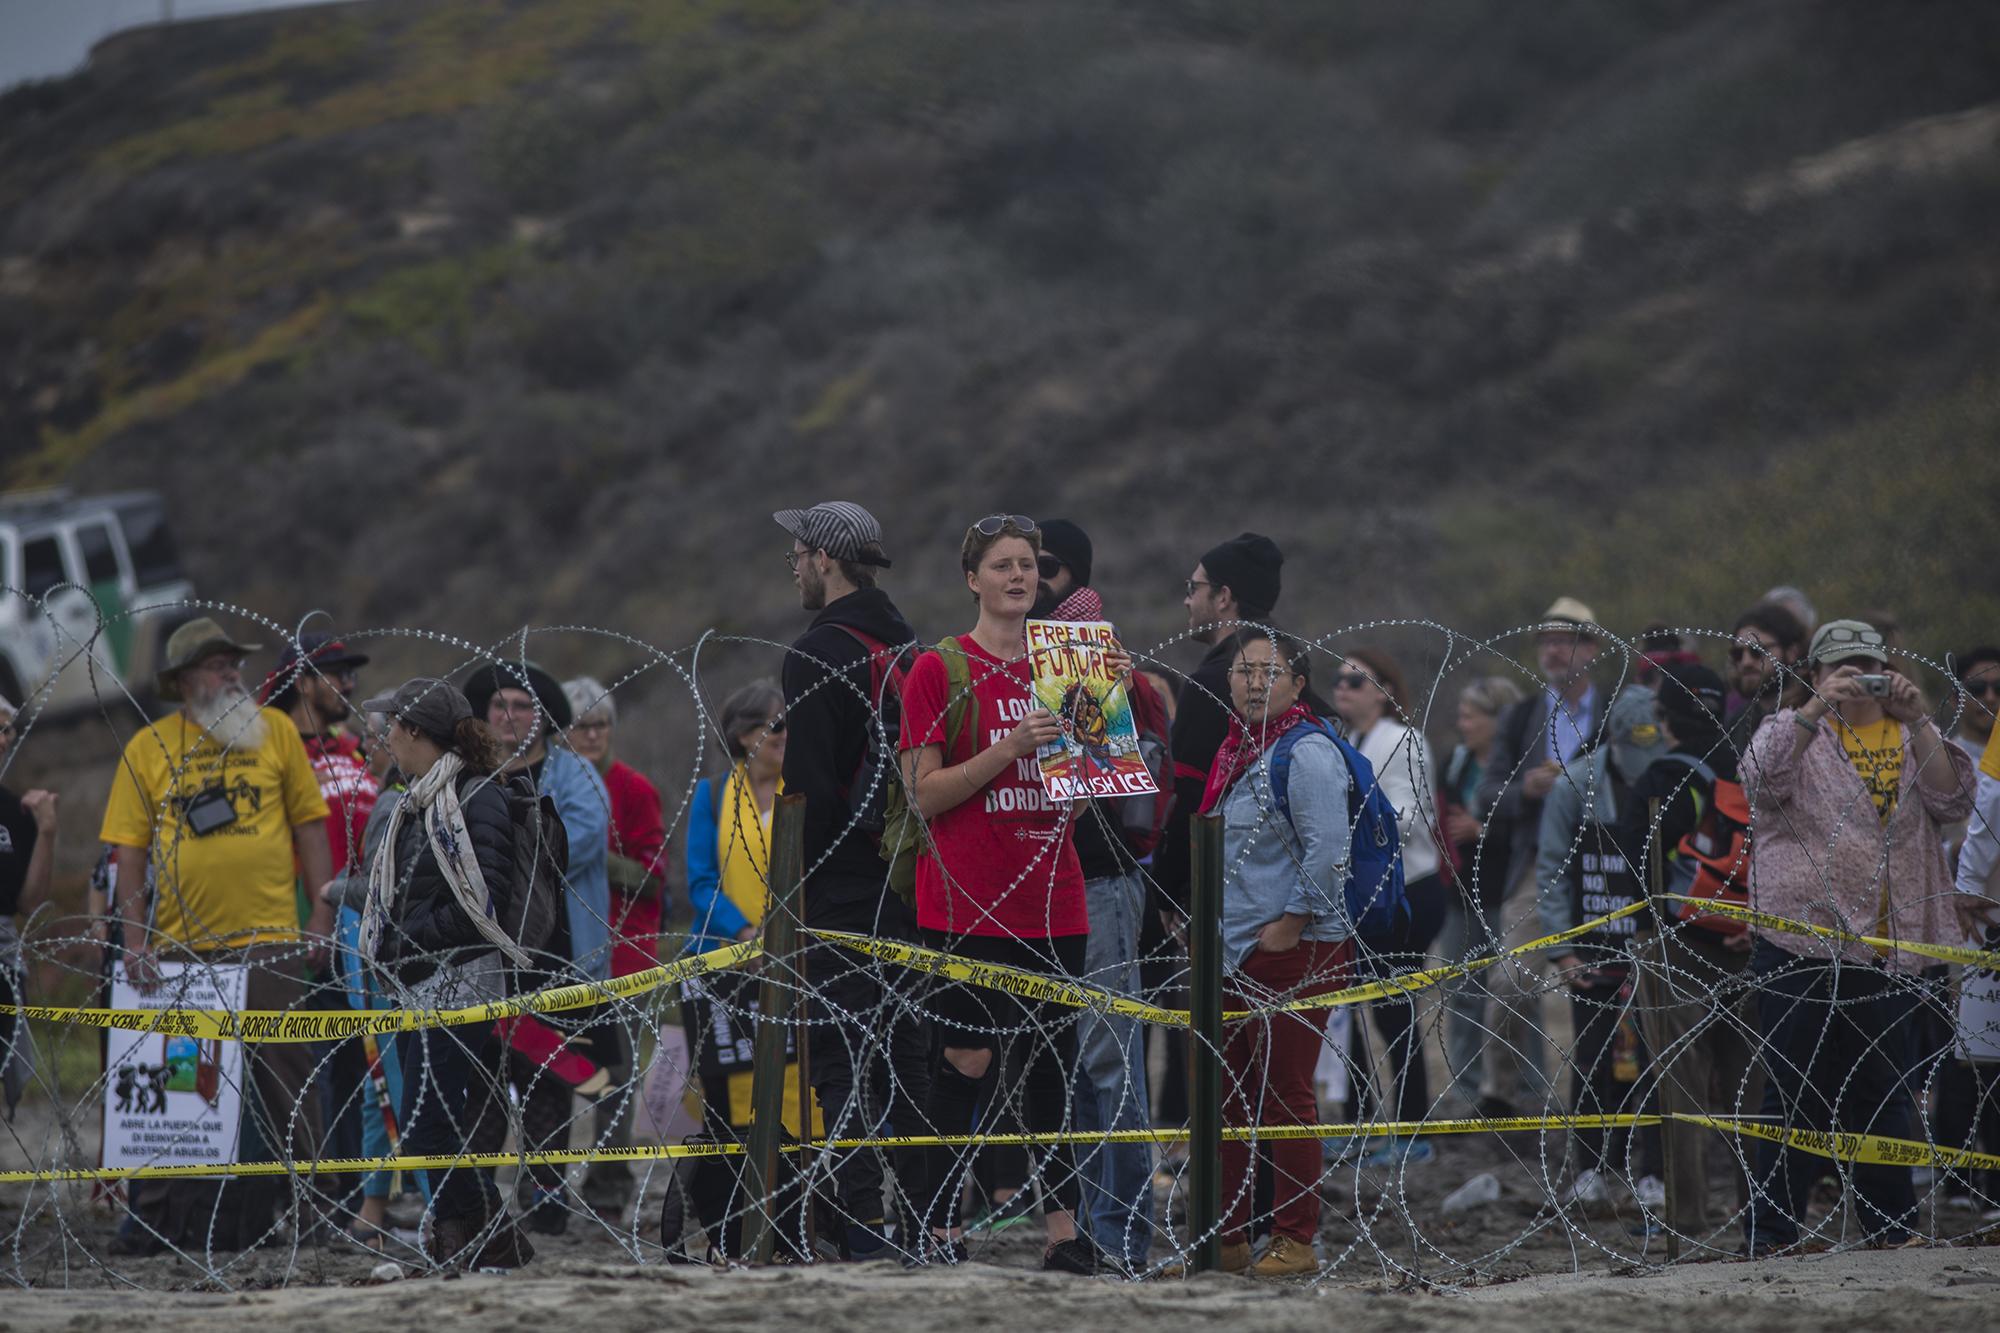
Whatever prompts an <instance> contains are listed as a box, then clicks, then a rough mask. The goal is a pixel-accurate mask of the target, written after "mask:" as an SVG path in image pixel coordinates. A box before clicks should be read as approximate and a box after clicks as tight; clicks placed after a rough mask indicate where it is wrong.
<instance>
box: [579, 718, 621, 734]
mask: <svg viewBox="0 0 2000 1333" xmlns="http://www.w3.org/2000/svg"><path fill="white" fill-rule="evenodd" d="M570 730H571V731H581V732H585V733H587V734H590V735H595V734H597V733H598V732H600V731H609V730H611V724H610V723H609V722H606V721H604V720H603V719H599V720H598V721H596V722H577V723H573V724H571V726H570Z"/></svg>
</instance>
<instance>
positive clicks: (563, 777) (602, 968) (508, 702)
mask: <svg viewBox="0 0 2000 1333" xmlns="http://www.w3.org/2000/svg"><path fill="white" fill-rule="evenodd" d="M462 688H463V689H464V691H465V698H466V702H467V703H468V704H470V705H471V708H472V714H473V716H474V717H479V718H484V719H485V720H486V725H487V726H489V727H491V728H492V729H493V735H494V737H495V738H496V739H497V740H498V741H499V742H500V745H501V748H502V749H504V750H505V751H506V753H507V762H506V763H505V764H504V765H503V766H502V768H501V770H500V773H501V776H502V777H505V778H514V779H525V780H526V781H527V783H528V785H530V786H531V787H533V788H534V790H535V791H536V792H537V793H539V794H541V795H543V796H546V797H548V798H549V799H550V800H551V801H553V802H554V803H555V807H556V814H557V815H559V816H560V817H561V819H562V822H563V831H564V832H565V833H566V834H567V835H568V837H569V863H568V865H567V867H566V870H565V873H564V876H563V882H564V891H563V902H564V905H565V908H566V912H565V919H564V920H563V921H561V922H559V923H557V935H556V938H555V939H554V940H552V941H551V942H550V946H549V947H550V951H551V953H552V954H554V955H555V956H554V958H552V959H551V960H550V962H551V964H552V970H553V972H554V973H556V974H557V975H558V976H560V977H561V979H563V980H566V981H570V982H583V981H607V980H609V979H610V977H611V949H612V943H613V941H612V936H611V878H610V871H609V868H608V865H607V858H608V857H609V855H610V846H611V844H610V837H611V794H610V792H609V790H608V789H607V788H606V787H605V785H604V779H603V778H602V777H600V776H598V772H597V769H596V768H595V767H593V766H592V765H591V764H590V762H589V761H588V760H586V759H584V758H583V757H582V756H581V755H579V754H577V753H576V752H575V751H574V750H571V749H569V748H567V747H565V746H551V745H550V744H549V736H550V735H551V734H552V733H554V732H559V731H562V730H563V729H565V728H567V727H568V726H569V724H570V722H571V720H572V713H571V709H570V702H569V696H568V695H566V694H564V693H563V688H562V684H561V682H559V681H557V680H556V678H555V677H554V676H552V675H550V674H549V673H548V672H547V671H545V670H543V669H542V668H541V667H539V666H537V665H536V664H535V663H533V662H529V661H524V660H522V659H520V658H514V659H512V660H508V661H501V662H494V663H492V664H490V665H487V666H483V667H480V668H479V669H477V670H476V671H474V672H473V673H472V674H471V675H470V676H468V677H466V679H465V683H464V685H463V687H462ZM565 963H566V964H567V965H566V966H565ZM504 1026H505V1031H506V1035H507V1037H508V1042H509V1051H508V1056H509V1058H508V1062H507V1065H508V1076H509V1078H510V1079H511V1080H512V1081H513V1084H514V1087H515V1089H516V1090H517V1091H518V1092H519V1093H520V1094H521V1133H522V1136H523V1138H525V1139H526V1140H527V1141H528V1151H529V1152H548V1151H555V1150H557V1149H560V1148H564V1147H567V1146H568V1143H567V1140H568V1137H569V1126H570V1121H571V1119H572V1116H571V1100H572V1094H573V1089H572V1088H571V1086H570V1085H569V1084H568V1083H565V1082H564V1081H563V1080H562V1079H561V1078H559V1077H557V1075H556V1073H555V1070H554V1068H553V1067H552V1062H554V1061H555V1060H556V1057H557V1056H558V1055H560V1054H561V1052H562V1049H563V1047H564V1045H565V1044H567V1045H568V1046H569V1047H571V1048H574V1049H576V1050H578V1051H580V1052H581V1053H582V1054H584V1055H585V1056H587V1057H588V1059H589V1060H590V1061H591V1063H593V1064H595V1065H596V1066H598V1068H600V1069H603V1070H606V1071H609V1072H610V1073H611V1076H612V1078H613V1080H614V1082H616V1083H617V1084H619V1085H620V1089H621V1092H620V1095H622V1094H623V1091H624V1088H623V1085H625V1084H626V1083H627V1082H628V1081H629V1079H630V1071H629V1062H628V1059H627V1053H626V1051H625V1041H624V1037H623V1035H622V1032H621V1029H620V1025H619V1023H618V1022H617V1020H616V1019H615V1018H614V1017H612V1016H611V1014H610V1013H609V1012H608V1010H607V1009H606V1008H605V1007H604V1006H593V1007H591V1008H587V1009H576V1010H570V1011H568V1012H566V1013H563V1014H561V1015H546V1016H544V1017H542V1018H534V1017H526V1016H524V1017H522V1018H521V1019H520V1020H519V1021H516V1022H509V1023H507V1024H505V1025H504ZM563 1174H564V1173H563V1169H562V1168H561V1167H557V1166H538V1167H532V1168H530V1169H529V1170H527V1171H524V1172H522V1173H521V1181H520V1184H519V1186H518V1187H517V1189H518V1190H519V1192H520V1193H521V1195H522V1204H523V1206H524V1208H525V1210H526V1219H525V1220H526V1222H527V1225H528V1228H529V1229H530V1230H531V1231H534V1232H536V1233H538V1234H540V1235H545V1236H559V1235H561V1234H563V1232H564V1231H565V1230H567V1229H568V1226H569V1210H570V1206H571V1199H570V1197H569V1191H568V1189H567V1187H566V1186H565V1184H564V1182H563Z"/></svg>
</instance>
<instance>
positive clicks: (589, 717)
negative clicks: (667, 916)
mask: <svg viewBox="0 0 2000 1333" xmlns="http://www.w3.org/2000/svg"><path fill="white" fill-rule="evenodd" d="M563 694H564V695H565V696H566V697H567V698H568V699H569V705H570V709H571V711H572V712H573V713H574V714H575V715H576V720H575V721H574V722H571V723H570V726H569V748H570V749H572V750H574V751H576V752H577V754H578V755H580V756H582V757H583V758H584V759H586V760H588V761H589V762H590V765H591V766H592V767H593V768H595V769H596V770H597V773H598V776H600V777H602V778H603V779H604V787H605V790H606V791H608V792H609V793H610V795H611V834H610V837H611V852H610V861H609V865H610V874H611V934H612V936H613V944H612V947H611V975H612V976H614V977H626V976H630V975H632V974H633V973H634V972H644V971H645V970H646V969H648V968H652V967H658V966H659V965H660V914H661V910H662V908H663V907H664V906H665V901H664V900H665V897H666V893H665V889H666V856H665V853H666V850H667V825H666V820H665V819H664V817H663V816H662V815H661V812H660V789H659V788H657V787H655V786H654V785H653V784H652V782H651V781H649V780H648V779H647V777H646V775H645V774H643V773H641V772H640V771H639V770H638V769H636V768H634V767H632V766H631V765H630V764H628V763H625V762H624V761H623V760H619V759H615V758H613V757H612V754H611V749H612V745H611V738H612V733H613V731H614V730H615V729H616V728H617V725H618V705H617V702H616V701H615V700H614V699H613V698H612V697H611V691H610V690H607V689H606V688H604V685H603V683H602V682H601V681H599V680H597V679H596V678H595V677H592V676H578V677H577V678H576V679H574V680H566V681H564V682H563Z"/></svg>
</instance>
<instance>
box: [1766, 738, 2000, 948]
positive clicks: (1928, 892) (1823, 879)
mask: <svg viewBox="0 0 2000 1333" xmlns="http://www.w3.org/2000/svg"><path fill="white" fill-rule="evenodd" d="M1795 716H1797V714H1796V713H1795V712H1794V711H1793V710H1792V709H1789V708H1786V709H1781V710H1780V711H1778V712H1777V713H1774V714H1772V715H1771V717H1770V718H1768V719H1766V721H1765V722H1764V725H1763V726H1761V727H1759V728H1758V729H1757V735H1756V736H1755V738H1753V739H1752V740H1751V742H1750V749H1749V751H1748V753H1746V754H1745V755H1744V757H1743V787H1744V791H1745V792H1746V794H1747V795H1748V796H1749V798H1750V812H1751V825H1750V827H1751V841H1750V905H1751V906H1752V907H1754V908H1756V909H1757V910H1758V911H1760V912H1768V913H1770V914H1771V915H1773V916H1783V917H1790V918H1791V919H1792V920H1794V921H1805V922H1809V923H1811V924H1812V925H1816V926H1831V927H1833V928H1835V929H1838V930H1845V931H1850V932H1852V933H1854V934H1856V935H1886V936H1887V937H1889V938H1890V939H1899V940H1920V941H1922V942H1924V943H1927V944H1960V943H1964V942H1965V941H1964V940H1962V939H1961V936H1960V932H1959V928H1958V923H1957V920H1956V919H1955V918H1954V917H1953V915H1952V896H1953V893H1954V892H1955V890H1954V888H1953V885H1952V879H1951V868H1950V866H1949V865H1948V863H1947V862H1946V860H1945V852H1944V842H1943V835H1942V833H1941V831H1940V826H1942V825H1945V824H1949V823H1952V822H1953V821H1955V820H1960V819H1964V818H1966V817H1967V816H1969V815H1970V814H1971V812H1972V801H1973V792H1974V787H1975V782H1976V777H1975V774H1974V772H1973V767H1972V761H1971V759H1970V758H1968V757H1967V755H1966V753H1965V751H1963V750H1961V749H1959V748H1958V747H1957V746H1956V745H1950V744H1941V745H1940V746H1939V749H1940V750H1941V751H1942V753H1943V755H1944V756H1945V758H1946V759H1947V760H1948V761H1949V762H1950V764H1951V768H1952V779H1953V780H1952V784H1951V789H1950V791H1949V792H1948V793H1945V794H1940V793H1938V792H1934V791H1932V790H1931V789H1930V788H1929V787H1927V786H1925V785H1924V784H1923V783H1921V782H1919V781H1917V764H1916V758H1915V756H1914V755H1913V754H1912V753H1911V751H1910V744H1909V736H1908V729H1907V728H1905V733H1904V741H1903V776H1902V784H1901V787H1900V788H1899V791H1898V795H1897V798H1896V806H1895V809H1894V810H1892V811H1891V812H1890V814H1889V818H1888V820H1887V821H1886V822H1885V821H1883V820H1882V819H1881V818H1880V817H1879V816H1878V815H1877V814H1876V812H1875V803H1874V801H1873V800H1872V799H1871V798H1870V797H1869V794H1868V789H1867V787H1865V786H1864V785H1863V784H1862V781H1861V775H1860V774H1859V773H1857V772H1855V769H1854V765H1853V764H1852V763H1850V762H1849V761H1848V758H1847V751H1846V750H1845V749H1844V748H1842V746H1841V744H1840V737H1839V736H1838V735H1837V734H1835V732H1834V730H1833V725H1832V724H1831V723H1830V722H1828V721H1826V720H1825V719H1822V720H1821V721H1820V724H1819V726H1818V727H1817V728H1815V729H1814V731H1813V734H1812V736H1811V738H1810V739H1809V740H1807V742H1806V744H1805V745H1803V746H1800V745H1799V743H1798V742H1799V739H1800V735H1799V728H1798V726H1797V724H1796V723H1795V722H1794V721H1793V718H1794V717H1795ZM1795 750H1796V751H1797V753H1796V754H1795V753H1794V751H1795ZM1933 762H1936V761H1933ZM1885 892H1886V894H1887V900H1888V922H1887V927H1886V929H1883V928H1879V927H1881V924H1882V915H1883V913H1882V908H1883V895H1884V894H1885ZM1755 929H1756V931H1757V934H1758V935H1760V936H1761V937H1763V938H1765V939H1767V940H1769V941H1771V942H1772V943H1773V944H1775V945H1777V946H1778V947H1779V948H1781V949H1784V950H1785V951H1786V952H1788V953H1794V954H1798V955H1800V956H1802V957H1806V958H1831V957H1834V956H1835V955H1838V956H1839V957H1840V958H1842V959H1845V960H1846V961H1848V962H1852V963H1864V964H1866V963H1876V962H1880V961H1882V959H1881V956H1880V955H1879V954H1878V953H1877V951H1876V950H1875V949H1874V948H1872V947H1871V946H1869V945H1866V944H1853V943H1843V942H1841V941H1838V940H1823V939H1818V938H1815V937H1813V936H1810V935H1794V934H1788V933H1786V932H1784V931H1778V930H1768V929H1766V928H1764V927H1762V926H1758V927H1756V928H1755ZM1887 962H1888V965H1889V966H1890V967H1893V968H1894V969H1895V970H1897V971H1899V972H1918V971H1921V970H1922V969H1924V968H1926V967H1931V966H1934V965H1935V963H1934V961H1933V960H1931V959H1928V958H1925V957H1923V956H1922V955H1919V954H1912V953H1904V952H1902V951H1900V950H1898V951H1895V952H1893V953H1891V954H1890V955H1889V957H1888V959H1887Z"/></svg>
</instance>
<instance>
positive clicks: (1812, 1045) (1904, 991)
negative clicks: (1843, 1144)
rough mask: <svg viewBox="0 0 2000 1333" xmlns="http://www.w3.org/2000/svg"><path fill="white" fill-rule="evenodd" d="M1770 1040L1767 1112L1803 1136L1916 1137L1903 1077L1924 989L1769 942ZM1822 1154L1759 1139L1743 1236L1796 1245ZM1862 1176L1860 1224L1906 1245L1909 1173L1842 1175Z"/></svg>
mask: <svg viewBox="0 0 2000 1333" xmlns="http://www.w3.org/2000/svg"><path fill="white" fill-rule="evenodd" d="M1750 972H1751V975H1752V976H1754V977H1755V978H1756V981H1757V986H1758V992H1757V1026H1758V1030H1759V1033H1760V1035H1761V1036H1762V1038H1763V1047H1762V1049H1761V1050H1760V1052H1759V1053H1758V1058H1759V1059H1760V1060H1761V1061H1762V1062H1763V1066H1764V1115H1765V1116H1766V1117H1767V1118H1769V1119H1770V1120H1772V1121H1773V1122H1775V1123H1778V1124H1782V1125H1785V1126H1787V1127H1790V1128H1795V1129H1810V1130H1818V1131H1822V1132H1824V1131H1836V1130H1837V1131H1842V1132H1853V1133H1865V1134H1880V1135H1885V1136H1887V1137H1890V1138H1901V1139H1907V1138H1911V1137H1914V1136H1913V1134H1912V1126H1913V1123H1914V1119H1915V1117H1914V1115H1913V1109H1912V1106H1911V1102H1910V1087H1909V1082H1908V1079H1907V1077H1906V1075H1907V1073H1908V1070H1909V1069H1910V1067H1911V1063H1912V1061H1913V1059H1914V1057H1915V1052H1914V1048H1913V1033H1914V1030H1915V1028H1914V1024H1915V1019H1916V1012H1917V1007H1918V1004H1919V1002H1920V993H1919V988H1918V982H1917V980H1916V978H1914V977H1907V976H1901V975H1899V974H1897V973H1895V972H1892V971H1890V970H1888V969H1887V968H1883V967H1876V966H1872V965H1870V964H1866V963H1845V962H1843V963H1835V962H1832V961H1827V960H1821V959H1817V958H1800V957H1798V956H1797V955H1795V954H1791V953H1787V952H1786V951H1785V950H1783V949H1780V948H1779V947H1778V946H1776V945H1775V944H1772V943H1770V942H1769V941H1768V940H1758V941H1757V948H1756V952H1755V953H1753V954H1752V955H1751V957H1750ZM1836 1169H1837V1168H1836V1167H1835V1165H1834V1163H1833V1162H1832V1161H1831V1160H1830V1159H1828V1158H1825V1157H1821V1156H1818V1155H1816V1154H1813V1153H1808V1152H1805V1151H1803V1150H1801V1149H1798V1148H1792V1147H1788V1146H1785V1145H1781V1144H1776V1143H1760V1144H1759V1145H1758V1148H1757V1167H1756V1171H1755V1173H1754V1174H1753V1177H1752V1180H1751V1192H1750V1211H1749V1213H1748V1214H1747V1215H1746V1217H1745V1220H1744V1234H1745V1236H1746V1237H1747V1239H1748V1240H1749V1241H1750V1243H1751V1245H1752V1246H1753V1247H1757V1248H1763V1247H1769V1246H1785V1245H1791V1244H1794V1243H1796V1242H1797V1241H1798V1238H1799V1226H1800V1224H1801V1223H1802V1222H1803V1221H1804V1219H1805V1216H1806V1208H1807V1205H1808V1202H1809V1201H1810V1199H1811V1196H1812V1187H1813V1182H1815V1181H1817V1180H1818V1179H1819V1178H1820V1177H1821V1176H1823V1175H1827V1174H1829V1173H1831V1172H1833V1171H1834V1170H1836ZM1838 1169H1841V1170H1844V1171H1846V1172H1849V1173H1851V1175H1852V1179H1853V1181H1854V1193H1855V1195H1856V1199H1855V1208H1854V1212H1855V1217H1856V1219H1857V1220H1858V1221H1859V1222H1860V1225H1861V1227H1862V1230H1863V1231H1864V1232H1865V1233H1866V1235H1867V1236H1868V1237H1869V1238H1870V1239H1873V1240H1877V1241H1881V1242H1883V1243H1886V1244H1891V1245H1893V1244H1897V1243H1899V1242H1901V1241H1903V1240H1906V1239H1908V1237H1909V1235H1910V1230H1909V1227H1910V1222H1911V1221H1912V1219H1913V1218H1914V1217H1915V1216H1916V1207H1917V1200H1916V1191H1915V1189H1914V1188H1913V1187H1912V1186H1911V1184H1910V1168H1909V1167H1907V1166H1871V1165H1867V1164H1863V1163H1856V1164H1854V1165H1852V1166H1848V1167H1844V1168H1838Z"/></svg>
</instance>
